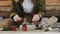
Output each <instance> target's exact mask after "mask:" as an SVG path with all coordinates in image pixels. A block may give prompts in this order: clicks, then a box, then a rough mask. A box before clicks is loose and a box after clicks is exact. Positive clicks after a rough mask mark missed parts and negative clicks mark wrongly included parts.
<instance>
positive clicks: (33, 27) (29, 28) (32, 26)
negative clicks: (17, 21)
mask: <svg viewBox="0 0 60 34" xmlns="http://www.w3.org/2000/svg"><path fill="white" fill-rule="evenodd" d="M26 26H27V30H34V29H36V26H35V25H26ZM20 29H22V25H20Z"/></svg>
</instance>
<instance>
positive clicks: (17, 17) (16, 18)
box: [13, 15, 23, 22]
mask: <svg viewBox="0 0 60 34" xmlns="http://www.w3.org/2000/svg"><path fill="white" fill-rule="evenodd" d="M13 19H14V21H16V22H18V21H22V20H23V18H21V17H19V16H18V15H15V16H14V17H13Z"/></svg>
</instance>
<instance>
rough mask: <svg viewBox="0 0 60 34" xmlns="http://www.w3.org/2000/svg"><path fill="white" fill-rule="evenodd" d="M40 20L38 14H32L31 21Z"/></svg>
mask: <svg viewBox="0 0 60 34" xmlns="http://www.w3.org/2000/svg"><path fill="white" fill-rule="evenodd" d="M39 20H40V17H39V15H37V14H36V15H34V16H33V19H32V21H39Z"/></svg>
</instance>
